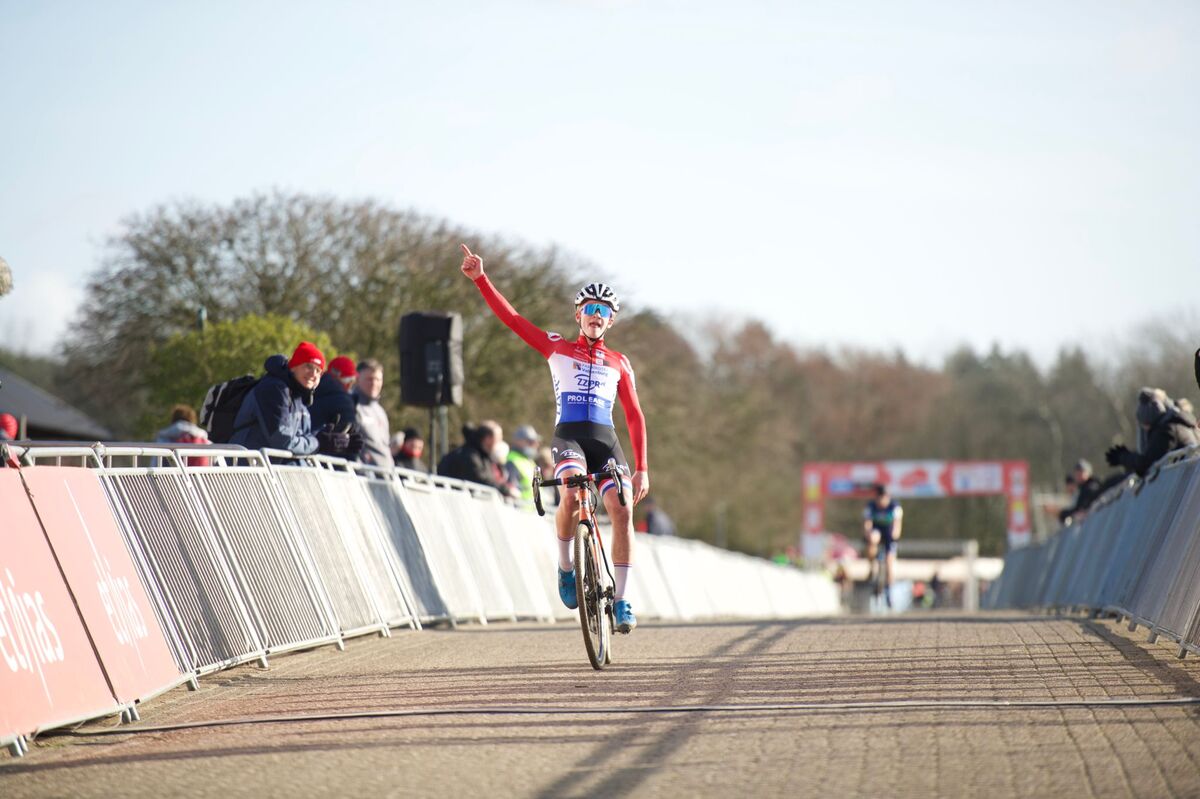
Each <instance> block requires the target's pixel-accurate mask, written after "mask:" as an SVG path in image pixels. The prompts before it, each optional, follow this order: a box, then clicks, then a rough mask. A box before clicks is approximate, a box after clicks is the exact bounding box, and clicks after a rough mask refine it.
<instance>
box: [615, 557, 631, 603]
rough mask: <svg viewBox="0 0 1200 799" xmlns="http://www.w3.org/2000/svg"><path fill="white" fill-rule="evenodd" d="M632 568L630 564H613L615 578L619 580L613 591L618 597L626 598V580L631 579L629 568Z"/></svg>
mask: <svg viewBox="0 0 1200 799" xmlns="http://www.w3.org/2000/svg"><path fill="white" fill-rule="evenodd" d="M632 568H633V567H632V566H630V565H629V564H625V565H620V564H616V563H614V564H613V579H615V580H616V581H617V584H616V586H615V587H614V589H613V591H614V595H615V596H616V598H617V599H624V598H625V581H626V580H628V579H629V570H630V569H632Z"/></svg>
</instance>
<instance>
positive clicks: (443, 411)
mask: <svg viewBox="0 0 1200 799" xmlns="http://www.w3.org/2000/svg"><path fill="white" fill-rule="evenodd" d="M437 419H438V432H440V433H441V436H442V439H441V441H442V454H443V455H444V454H446V453H447V452H449V451H450V409H449V408H447V407H446V406H445V405H439V406H438V408H437Z"/></svg>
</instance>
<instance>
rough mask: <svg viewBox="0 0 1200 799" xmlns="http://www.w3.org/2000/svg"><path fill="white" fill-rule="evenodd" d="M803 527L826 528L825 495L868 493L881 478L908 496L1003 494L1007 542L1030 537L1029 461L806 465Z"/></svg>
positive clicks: (900, 494)
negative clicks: (1005, 502) (1006, 508)
mask: <svg viewBox="0 0 1200 799" xmlns="http://www.w3.org/2000/svg"><path fill="white" fill-rule="evenodd" d="M801 480H802V482H803V497H804V532H805V533H823V532H825V501H826V500H828V499H868V498H870V497H871V496H872V491H873V487H874V486H875V485H876V484H877V483H883V484H884V485H886V486H887V487H888V491H889V492H890V493H891V494H892V496H894V497H897V498H900V499H907V498H917V497H920V498H935V497H977V496H995V495H998V496H1004V497H1006V498H1007V500H1008V546H1009V548H1010V549H1015V548H1017V547H1023V546H1025V545H1026V544H1028V543H1029V539H1030V534H1031V527H1030V519H1029V464H1028V463H1027V462H1026V461H942V460H920V461H844V462H817V463H808V464H805V466H804V471H803V474H802V477H801Z"/></svg>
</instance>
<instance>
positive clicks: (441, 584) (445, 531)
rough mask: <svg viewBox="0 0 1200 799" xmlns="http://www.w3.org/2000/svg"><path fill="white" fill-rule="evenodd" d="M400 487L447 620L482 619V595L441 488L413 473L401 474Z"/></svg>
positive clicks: (429, 479)
mask: <svg viewBox="0 0 1200 799" xmlns="http://www.w3.org/2000/svg"><path fill="white" fill-rule="evenodd" d="M403 487H404V507H405V508H407V509H408V512H409V515H410V516H411V517H412V521H413V525H414V526H415V527H416V531H417V537H418V538H419V539H420V541H421V548H422V550H423V551H424V552H425V559H426V563H427V565H428V567H429V572H430V573H431V574H432V575H433V579H434V580H435V581H436V583H437V586H438V590H439V593H440V594H441V595H442V598H443V599H444V600H445V603H446V608H447V609H448V610H449V612H450V618H451V620H452V621H480V622H486V621H487V619H486V615H485V611H484V607H483V597H482V595H481V594H480V591H479V586H478V584H477V583H476V581H475V579H474V576H473V575H472V573H471V569H470V567H469V566H468V565H467V556H466V554H465V553H464V550H463V544H462V540H461V536H460V535H459V533H458V530H457V528H456V524H455V522H454V519H453V518H452V517H451V516H450V514H448V513H447V512H446V509H445V507H444V506H443V504H442V500H441V498H440V494H442V493H443V489H441V488H439V487H438V486H436V485H434V482H433V480H432V479H431V478H428V477H426V476H424V475H420V476H418V475H415V474H410V475H406V476H405V479H404V482H403Z"/></svg>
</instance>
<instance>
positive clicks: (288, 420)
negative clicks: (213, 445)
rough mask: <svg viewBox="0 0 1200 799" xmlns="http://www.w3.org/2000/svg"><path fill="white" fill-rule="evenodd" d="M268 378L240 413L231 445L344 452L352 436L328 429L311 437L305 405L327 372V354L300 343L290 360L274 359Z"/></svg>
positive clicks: (267, 367)
mask: <svg viewBox="0 0 1200 799" xmlns="http://www.w3.org/2000/svg"><path fill="white" fill-rule="evenodd" d="M263 368H264V370H265V371H266V374H265V375H264V376H263V378H262V379H261V380H259V381H258V385H256V386H255V387H254V388H253V389H252V390H251V391H250V393H249V394H247V395H246V398H245V399H244V400H242V407H241V408H239V409H238V414H237V418H236V419H235V420H234V423H233V427H234V432H233V437H232V438H231V439H230V443H231V444H240V445H242V446H243V447H246V448H247V449H264V448H271V449H282V450H287V451H289V452H292V453H294V454H296V455H311V454H313V453H314V452H318V451H320V452H322V453H325V454H329V455H340V454H343V453H344V452H345V451H346V449H347V448H348V447H349V445H350V437H349V436H348V435H346V434H344V433H336V432H334V431H333V430H332V429H331V428H326V429H322V430H319V431H318V432H317V433H313V430H312V419H311V418H310V417H309V414H308V406H309V405H311V404H312V401H313V391H314V390H315V389H316V387H317V384H318V383H319V382H320V380H321V373H322V372H323V371H324V370H325V356H324V355H323V354H321V350H319V349H318V348H317V346H316V345H315V344H312V343H311V342H308V341H301V342H300V344H299V346H297V347H296V351H295V352H293V353H292V357H291V358H290V359H286V360H285V359H284V357H283V356H282V355H272V356H271V357H270V358H267V360H266V363H265V364H263Z"/></svg>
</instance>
